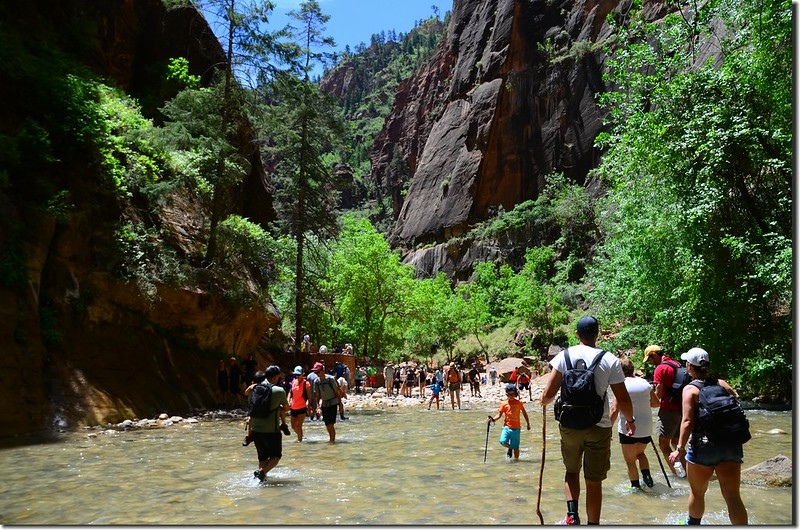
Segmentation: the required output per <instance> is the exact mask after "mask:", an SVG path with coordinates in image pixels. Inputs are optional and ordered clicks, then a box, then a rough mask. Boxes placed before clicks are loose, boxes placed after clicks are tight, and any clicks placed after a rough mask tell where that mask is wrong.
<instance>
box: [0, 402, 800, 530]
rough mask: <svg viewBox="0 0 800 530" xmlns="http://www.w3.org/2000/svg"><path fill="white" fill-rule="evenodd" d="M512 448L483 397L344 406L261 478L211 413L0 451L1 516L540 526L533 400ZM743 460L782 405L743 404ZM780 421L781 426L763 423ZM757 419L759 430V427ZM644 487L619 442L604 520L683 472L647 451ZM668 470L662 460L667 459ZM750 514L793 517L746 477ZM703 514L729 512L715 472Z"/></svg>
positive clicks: (680, 515) (682, 504)
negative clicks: (632, 483) (511, 453)
mask: <svg viewBox="0 0 800 530" xmlns="http://www.w3.org/2000/svg"><path fill="white" fill-rule="evenodd" d="M528 408H529V413H531V422H532V424H533V429H532V430H531V431H530V432H525V431H523V435H522V443H521V459H520V461H518V462H508V461H506V459H505V449H504V448H503V447H501V446H500V445H499V444H498V438H499V435H500V429H499V427H497V426H495V427H493V428H491V430H490V433H489V444H488V451H487V463H486V464H484V463H483V457H484V451H485V450H486V445H485V443H486V415H487V413H490V412H494V408H493V407H490V408H487V409H482V408H480V407H477V406H476V407H475V408H474V409H473V410H462V411H455V412H454V411H451V410H449V409H448V410H441V411H436V410H432V411H427V410H425V407H424V406H421V407H420V408H419V409H393V410H389V411H371V412H353V413H351V414H350V420H349V421H345V422H339V423H337V443H336V445H335V446H330V445H328V444H327V439H328V437H327V433H326V431H325V428H324V426H323V425H322V423H321V422H311V421H307V423H306V432H307V438H306V439H305V440H304V441H303V442H302V443H297V442H295V441H294V437H286V438H284V458H283V460H281V463H280V464H279V465H278V467H277V468H275V469H274V470H273V471H272V472H271V473H270V477H269V479H268V482H267V483H266V484H263V485H262V484H260V483H259V482H258V481H257V480H256V479H254V478H253V476H252V471H253V469H255V468H256V455H255V449H254V448H253V447H252V446H250V447H242V446H241V439H242V436H243V433H244V431H243V430H242V425H241V422H235V421H215V422H205V423H200V424H194V425H186V426H177V427H171V428H168V429H163V430H157V431H136V432H128V433H118V434H115V435H100V436H98V437H96V438H88V437H87V436H86V434H85V433H83V434H81V433H76V434H70V435H68V436H66V437H65V438H64V439H63V440H62V441H61V442H58V443H48V444H38V445H30V446H19V447H14V448H6V449H3V450H0V466H2V469H3V479H2V481H0V523H2V524H35V525H51V524H102V525H118V524H136V525H149V524H180V525H184V524H186V525H189V524H204V525H205V524H209V525H223V524H237V525H242V524H262V525H263V524H279V525H300V524H304V525H309V524H313V525H322V524H367V525H379V524H380V525H382V524H393V525H394V524H442V525H446V524H458V525H469V524H492V525H494V524H526V525H537V524H538V522H539V521H538V517H537V516H536V494H537V488H538V480H539V469H540V466H541V451H542V446H541V442H540V439H541V432H542V415H541V411H539V413H538V414H537V412H536V411H535V410H534V411H530V409H531V406H530V405H529V406H528ZM748 416H749V417H750V420H751V426H752V430H753V432H754V433H755V434H754V438H753V440H752V441H751V442H750V443H748V444H747V445H746V446H745V464H744V467H749V466H751V465H754V464H756V463H758V462H760V461H762V460H765V459H767V458H770V457H772V456H775V455H776V454H784V455H786V456H788V457H790V458H792V443H791V439H792V436H791V432H792V418H791V413H789V412H750V413H749V414H748ZM776 427H777V428H780V429H783V430H784V431H786V432H787V433H789V434H788V435H769V434H765V431H767V430H769V429H772V428H776ZM546 431H547V437H546V440H545V444H546V457H545V475H544V479H543V491H542V502H541V509H542V514H543V516H544V520H545V523H546V524H556V523H557V522H558V521H559V520H560V519H561V518H563V516H564V512H565V503H564V492H563V483H562V480H563V466H562V465H561V461H560V451H559V445H558V444H559V442H558V430H557V424H556V423H555V421H553V420H552V416H551V415H548V421H547V429H546ZM759 431H764V432H759ZM648 456H650V457H651V458H650V460H651V467H652V468H653V469H652V474H653V477H654V479H655V481H656V484H655V487H654V488H653V489H652V490H648V491H645V492H633V493H632V492H630V491H629V490H628V488H627V486H628V484H629V483H628V479H627V476H626V474H625V466H624V464H623V462H622V457H621V453H620V451H619V447H618V446H617V445H616V444H615V447H614V449H613V455H612V469H611V472H610V474H609V479H608V480H606V482H605V483H604V502H603V516H602V522H603V523H604V524H644V525H663V524H676V523H678V522H680V521H682V520H683V519H684V518H685V517H686V499H687V496H688V485H687V483H686V481H685V480H677V479H676V480H672V478H671V477H670V481H671V482H672V483H673V486H674V487H673V488H668V487H667V485H666V483H665V482H664V478H663V475H662V474H661V469H660V468H659V467H657V466H658V462H657V460H656V458H655V455H654V454H652V450H651V451H650V453H648ZM668 472H669V471H668ZM743 488H744V491H743V498H744V499H745V503H746V505H747V508H748V511H749V514H750V522H751V524H761V525H767V524H768V525H788V524H791V523H792V522H793V520H792V513H793V505H792V501H793V499H792V492H791V488H785V489H774V488H769V489H768V488H760V487H755V486H744V487H743ZM706 499H707V501H706V502H707V514H706V516H705V517H704V519H703V522H704V523H706V524H728V518H727V515H726V513H725V511H724V506H725V504H724V501H723V500H722V498H721V497H720V494H719V488H718V487H717V485H716V484H713V483H712V484H711V486H710V488H709V493H708V495H707V497H706Z"/></svg>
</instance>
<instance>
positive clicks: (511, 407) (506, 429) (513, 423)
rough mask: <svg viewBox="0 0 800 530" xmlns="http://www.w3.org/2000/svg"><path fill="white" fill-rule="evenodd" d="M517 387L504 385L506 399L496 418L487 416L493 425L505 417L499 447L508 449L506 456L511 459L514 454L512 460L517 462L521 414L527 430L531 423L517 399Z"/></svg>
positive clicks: (501, 404)
mask: <svg viewBox="0 0 800 530" xmlns="http://www.w3.org/2000/svg"><path fill="white" fill-rule="evenodd" d="M517 394H518V392H517V386H516V385H514V384H512V383H509V384H507V385H506V396H508V399H506V400H505V401H503V402H502V403H500V409H499V410H498V411H497V417H496V418H495V417H493V416H489V421H490V422H492V423H494V422H495V421H497V420H499V419H500V417H501V416H503V415H505V419H504V420H503V432H502V433H501V434H500V445H502V446H503V447H508V453H506V456H507V457H508V458H511V454H512V452H513V454H514V460H519V440H520V431H521V429H522V423H521V422H520V419H519V415H520V413H522V415H523V416H525V423H527V424H528V430H531V421H530V419H528V413H527V411H526V410H525V405H523V404H522V401H520V400H519V399H518V398H517Z"/></svg>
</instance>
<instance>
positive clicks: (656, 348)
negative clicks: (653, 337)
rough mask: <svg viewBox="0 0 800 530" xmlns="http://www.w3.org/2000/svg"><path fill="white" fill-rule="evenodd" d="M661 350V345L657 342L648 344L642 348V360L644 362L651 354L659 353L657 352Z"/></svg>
mask: <svg viewBox="0 0 800 530" xmlns="http://www.w3.org/2000/svg"><path fill="white" fill-rule="evenodd" d="M661 351H663V350H662V349H661V346H659V345H658V344H651V345H650V346H648V347H647V348H645V349H644V360H645V362H647V360H648V359H649V358H650V357H651V356H653V355H661V354H660V353H659V352H661Z"/></svg>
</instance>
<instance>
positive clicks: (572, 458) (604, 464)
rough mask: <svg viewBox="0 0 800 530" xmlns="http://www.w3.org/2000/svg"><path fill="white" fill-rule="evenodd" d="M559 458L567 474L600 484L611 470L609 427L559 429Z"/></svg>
mask: <svg viewBox="0 0 800 530" xmlns="http://www.w3.org/2000/svg"><path fill="white" fill-rule="evenodd" d="M559 430H560V431H561V458H562V460H563V461H564V468H566V470H567V473H576V474H577V473H580V471H581V467H583V477H584V478H585V479H586V480H592V481H596V482H600V481H602V480H605V479H606V475H608V470H609V469H611V427H598V426H597V425H595V426H593V427H589V428H588V429H569V428H567V427H561V426H560V425H559Z"/></svg>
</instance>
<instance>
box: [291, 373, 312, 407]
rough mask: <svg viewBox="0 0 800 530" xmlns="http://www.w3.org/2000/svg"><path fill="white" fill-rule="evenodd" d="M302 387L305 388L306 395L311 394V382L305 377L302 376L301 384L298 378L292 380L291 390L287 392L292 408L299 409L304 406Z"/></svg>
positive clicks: (304, 399)
mask: <svg viewBox="0 0 800 530" xmlns="http://www.w3.org/2000/svg"><path fill="white" fill-rule="evenodd" d="M303 387H305V389H306V392H305V394H306V396H310V395H311V383H309V382H308V381H307V380H306V378H305V377H304V378H303V382H302V386H301V382H300V379H294V380H292V391H291V392H290V393H289V397H290V398H291V400H290V408H291V409H292V410H300V409H304V408H306V406H307V405H306V398H304V397H303Z"/></svg>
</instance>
